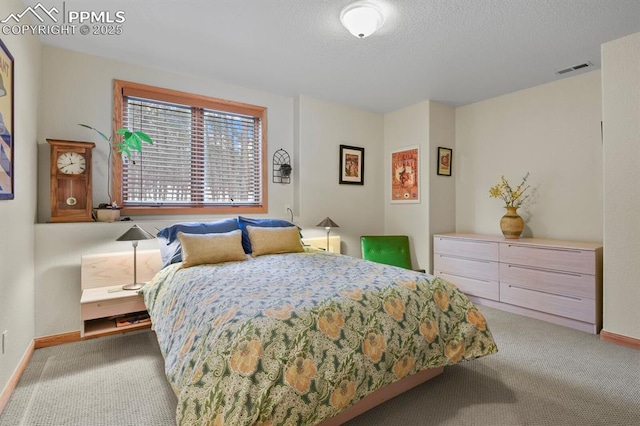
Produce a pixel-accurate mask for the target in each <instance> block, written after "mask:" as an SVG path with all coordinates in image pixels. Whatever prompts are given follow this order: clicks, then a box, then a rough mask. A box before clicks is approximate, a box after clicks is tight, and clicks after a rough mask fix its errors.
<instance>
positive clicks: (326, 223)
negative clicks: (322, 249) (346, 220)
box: [316, 216, 340, 252]
mask: <svg viewBox="0 0 640 426" xmlns="http://www.w3.org/2000/svg"><path fill="white" fill-rule="evenodd" d="M316 226H318V227H322V228H324V229H326V230H327V252H329V233H330V232H331V228H340V227H339V226H338V224H337V223H335V222H334V221H332V220H331V218H330V217H329V216H327V217H326V218H325V219H324V220H323V221H322V222H320V223H319V224H317V225H316Z"/></svg>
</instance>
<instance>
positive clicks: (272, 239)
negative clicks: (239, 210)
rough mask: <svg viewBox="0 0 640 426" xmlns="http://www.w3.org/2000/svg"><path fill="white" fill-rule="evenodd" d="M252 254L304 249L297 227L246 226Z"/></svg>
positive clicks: (292, 251)
mask: <svg viewBox="0 0 640 426" xmlns="http://www.w3.org/2000/svg"><path fill="white" fill-rule="evenodd" d="M247 232H248V234H249V240H250V241H251V248H252V250H253V253H252V256H253V257H256V256H261V255H263V254H278V253H300V252H303V251H304V247H302V242H301V241H300V233H299V232H298V227H296V226H287V227H282V228H278V227H275V228H271V227H269V228H266V227H260V226H250V225H249V226H247Z"/></svg>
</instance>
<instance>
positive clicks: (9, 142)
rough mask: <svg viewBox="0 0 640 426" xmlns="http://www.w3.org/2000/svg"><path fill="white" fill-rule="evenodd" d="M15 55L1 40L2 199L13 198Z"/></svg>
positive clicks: (0, 130)
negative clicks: (12, 54)
mask: <svg viewBox="0 0 640 426" xmlns="http://www.w3.org/2000/svg"><path fill="white" fill-rule="evenodd" d="M14 141H15V136H14V134H13V56H11V53H9V50H8V49H7V47H6V46H5V45H4V43H3V42H2V40H0V200H13V175H14V167H13V164H14V161H13V152H14V151H13V145H14Z"/></svg>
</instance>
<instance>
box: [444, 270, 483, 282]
mask: <svg viewBox="0 0 640 426" xmlns="http://www.w3.org/2000/svg"><path fill="white" fill-rule="evenodd" d="M442 273H443V272H440V274H442ZM444 273H445V274H447V275H451V276H452V277H460V278H465V279H467V280H473V281H478V282H481V283H490V282H491V281H489V280H482V279H480V278H476V277H467V276H465V275H458V274H451V273H449V272H444Z"/></svg>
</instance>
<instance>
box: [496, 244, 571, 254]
mask: <svg viewBox="0 0 640 426" xmlns="http://www.w3.org/2000/svg"><path fill="white" fill-rule="evenodd" d="M507 247H514V248H523V249H532V250H545V251H549V250H553V251H563V252H567V253H578V254H579V253H582V250H578V249H568V248H558V247H536V246H523V245H520V244H507Z"/></svg>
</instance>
